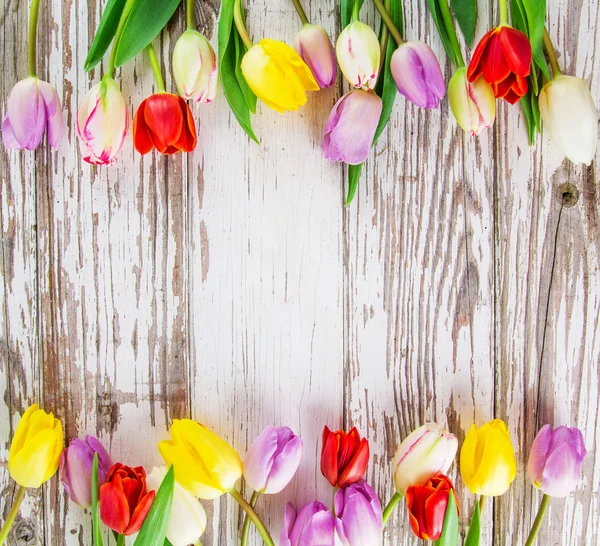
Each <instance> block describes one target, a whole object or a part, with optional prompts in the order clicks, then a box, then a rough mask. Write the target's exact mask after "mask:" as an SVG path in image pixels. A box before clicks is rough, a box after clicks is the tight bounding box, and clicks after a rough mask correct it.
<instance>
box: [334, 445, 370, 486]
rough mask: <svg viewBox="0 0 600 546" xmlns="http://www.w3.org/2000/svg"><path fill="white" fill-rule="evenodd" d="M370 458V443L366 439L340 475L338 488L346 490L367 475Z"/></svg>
mask: <svg viewBox="0 0 600 546" xmlns="http://www.w3.org/2000/svg"><path fill="white" fill-rule="evenodd" d="M369 457H370V450H369V442H368V441H367V439H366V438H363V439H362V440H361V442H360V445H359V446H358V449H357V450H356V452H355V454H354V457H353V458H352V460H351V461H350V462H349V463H348V464H347V466H346V467H345V468H344V470H343V471H342V473H341V474H340V477H339V479H338V487H340V488H344V487H347V486H348V485H351V484H353V483H355V482H357V481H358V480H360V479H361V478H362V477H363V476H364V475H365V472H366V470H367V466H368V464H369Z"/></svg>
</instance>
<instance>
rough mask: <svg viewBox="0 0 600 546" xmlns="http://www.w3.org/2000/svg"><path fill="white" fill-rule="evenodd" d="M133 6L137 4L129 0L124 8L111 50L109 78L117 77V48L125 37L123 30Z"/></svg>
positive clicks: (133, 0)
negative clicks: (122, 37)
mask: <svg viewBox="0 0 600 546" xmlns="http://www.w3.org/2000/svg"><path fill="white" fill-rule="evenodd" d="M133 4H135V0H127V1H126V2H125V6H123V13H121V18H120V19H119V25H118V26H117V32H115V39H114V40H113V45H112V49H111V50H110V58H109V60H108V70H107V71H106V75H107V76H108V77H109V78H112V77H113V76H114V75H115V60H116V59H117V48H118V47H119V42H120V41H121V36H122V35H123V29H124V28H125V23H126V22H127V19H128V18H129V13H130V12H131V8H132V7H133Z"/></svg>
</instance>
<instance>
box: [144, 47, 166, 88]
mask: <svg viewBox="0 0 600 546" xmlns="http://www.w3.org/2000/svg"><path fill="white" fill-rule="evenodd" d="M146 51H147V53H148V58H149V59H150V64H151V65H152V72H154V79H155V80H156V86H157V87H158V92H159V93H165V81H164V80H163V77H162V72H161V71H160V65H159V64H158V59H157V58H156V51H154V48H153V47H152V42H151V43H149V44H148V45H147V46H146Z"/></svg>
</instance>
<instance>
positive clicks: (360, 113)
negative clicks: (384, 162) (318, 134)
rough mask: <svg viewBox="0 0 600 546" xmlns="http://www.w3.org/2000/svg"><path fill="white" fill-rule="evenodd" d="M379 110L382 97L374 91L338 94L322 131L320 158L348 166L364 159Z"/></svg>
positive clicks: (371, 141)
mask: <svg viewBox="0 0 600 546" xmlns="http://www.w3.org/2000/svg"><path fill="white" fill-rule="evenodd" d="M381 109H382V102H381V99H380V98H379V97H378V96H377V95H376V94H375V93H373V92H366V91H360V90H357V91H351V92H350V93H347V94H346V95H344V96H343V97H341V98H340V99H339V100H338V101H337V102H336V103H335V105H334V106H333V109H332V110H331V114H329V118H328V119H327V123H326V125H325V129H324V131H323V144H322V149H323V157H324V158H325V159H329V160H331V161H343V162H344V163H349V164H350V165H358V164H360V163H362V162H363V161H364V160H365V159H367V156H368V155H369V150H370V149H371V145H372V144H373V139H374V138H375V131H376V130H377V125H378V124H379V117H380V116H381Z"/></svg>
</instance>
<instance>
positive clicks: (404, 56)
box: [390, 42, 446, 110]
mask: <svg viewBox="0 0 600 546" xmlns="http://www.w3.org/2000/svg"><path fill="white" fill-rule="evenodd" d="M390 69H391V71H392V76H393V77H394V81H395V82H396V87H397V88H398V92H399V93H400V94H401V95H404V96H405V97H406V98H407V99H408V100H409V101H411V102H413V103H414V104H416V105H417V106H419V107H420V108H427V109H428V110H430V109H432V108H437V107H438V106H439V105H440V101H441V100H442V98H444V95H445V93H446V85H445V84H444V76H443V75H442V69H441V68H440V63H439V62H438V60H437V57H436V56H435V53H434V52H433V51H432V49H431V48H430V47H429V46H428V45H427V44H424V43H423V42H404V43H403V44H401V45H400V46H399V47H398V49H396V51H394V54H393V55H392V59H391V61H390Z"/></svg>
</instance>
